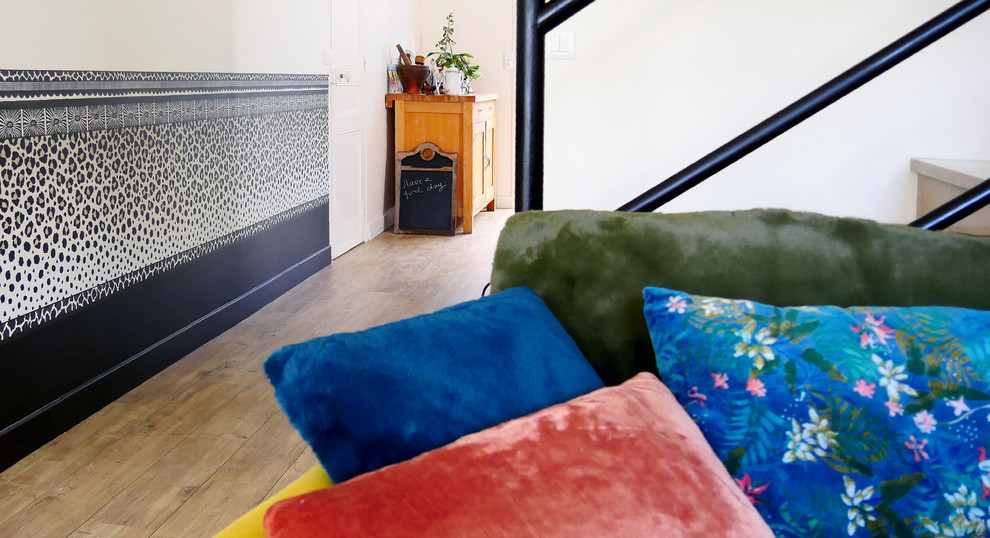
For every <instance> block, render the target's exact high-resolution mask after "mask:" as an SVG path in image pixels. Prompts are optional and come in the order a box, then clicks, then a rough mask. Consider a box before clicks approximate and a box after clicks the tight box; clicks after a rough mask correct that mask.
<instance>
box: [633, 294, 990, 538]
mask: <svg viewBox="0 0 990 538" xmlns="http://www.w3.org/2000/svg"><path fill="white" fill-rule="evenodd" d="M643 293H644V296H645V298H646V306H645V314H646V321H647V325H648V327H649V330H650V336H651V337H652V339H653V346H654V350H655V352H656V358H657V366H658V368H659V371H660V374H661V376H662V378H663V381H664V383H665V384H666V385H667V386H668V387H669V388H670V389H671V391H672V392H673V393H674V394H675V395H676V396H677V398H678V400H679V401H680V403H681V405H683V406H684V408H685V409H686V410H687V411H688V413H689V414H690V415H691V416H692V417H693V418H694V419H695V421H697V422H698V425H699V426H700V427H701V430H702V432H703V433H704V434H705V437H706V438H707V440H708V442H709V443H711V445H712V447H713V448H714V450H715V453H716V454H718V456H719V457H720V458H722V461H723V462H724V463H725V465H726V467H727V468H728V469H729V472H730V474H732V475H733V476H734V477H735V480H736V483H737V484H738V485H739V487H741V488H742V489H743V490H744V492H745V493H746V494H747V496H748V497H749V498H750V500H751V501H752V502H753V503H754V504H755V505H756V508H757V509H758V510H759V511H760V513H761V514H762V515H763V517H764V518H765V519H766V520H767V523H769V524H770V527H771V528H772V529H773V530H774V532H776V533H777V534H778V535H779V536H800V537H807V536H847V535H848V536H911V535H915V536H983V535H984V534H987V529H988V523H990V522H988V518H990V502H988V497H990V460H988V459H987V450H988V448H990V422H988V420H990V383H988V380H990V313H988V312H981V311H975V310H967V309H961V308H950V307H912V308H883V307H853V308H838V307H834V306H806V307H791V308H778V307H774V306H769V305H764V304H760V303H755V302H751V301H739V300H729V299H720V298H714V297H702V296H697V295H690V294H687V293H682V292H678V291H672V290H667V289H662V288H646V289H645V290H644V292H643Z"/></svg>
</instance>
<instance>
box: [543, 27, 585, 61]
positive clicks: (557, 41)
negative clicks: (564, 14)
mask: <svg viewBox="0 0 990 538" xmlns="http://www.w3.org/2000/svg"><path fill="white" fill-rule="evenodd" d="M576 49H577V47H576V46H575V39H574V30H556V31H553V32H550V33H548V34H547V40H546V51H547V58H550V59H555V60H573V59H574V58H575V57H576V56H577V55H576Z"/></svg>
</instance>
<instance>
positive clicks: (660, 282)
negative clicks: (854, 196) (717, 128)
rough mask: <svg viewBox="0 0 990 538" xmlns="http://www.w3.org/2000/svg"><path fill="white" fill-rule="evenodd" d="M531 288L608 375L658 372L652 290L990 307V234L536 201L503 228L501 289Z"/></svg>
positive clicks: (788, 301) (761, 213)
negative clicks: (548, 205)
mask: <svg viewBox="0 0 990 538" xmlns="http://www.w3.org/2000/svg"><path fill="white" fill-rule="evenodd" d="M515 286H528V287H529V288H531V289H533V290H534V291H535V292H536V293H537V294H538V295H539V296H540V297H542V298H543V300H544V301H545V302H546V303H547V305H548V306H549V307H550V309H551V310H552V311H553V313H554V314H555V315H556V316H557V318H558V319H559V320H560V322H561V323H562V324H563V325H564V327H565V328H566V329H567V331H568V333H570V334H571V336H572V337H573V338H574V340H575V341H576V342H577V344H578V346H579V347H580V348H581V350H582V351H583V352H584V354H585V356H586V357H587V358H588V360H589V362H591V364H592V365H593V366H594V367H595V369H596V370H597V371H598V373H599V374H600V375H601V377H602V379H603V380H604V381H605V382H606V383H608V384H615V383H619V382H621V381H623V380H625V379H628V378H629V377H631V376H633V375H634V374H636V373H637V372H641V371H652V372H654V373H655V372H656V364H655V363H654V359H653V350H652V346H651V344H650V338H649V334H648V333H647V330H646V324H645V322H644V320H643V296H642V289H643V288H644V287H645V286H662V287H666V288H671V289H676V290H682V291H686V292H690V293H696V294H702V295H713V296H720V297H730V298H735V299H751V300H755V301H759V302H763V303H769V304H774V305H779V306H794V305H810V304H833V305H839V306H852V305H864V306H865V305H871V306H881V305H884V306H912V305H951V306H963V307H969V308H978V309H986V310H990V238H984V237H972V236H966V235H960V234H954V233H950V232H932V231H926V230H919V229H915V228H909V227H906V226H894V225H881V224H878V223H876V222H873V221H868V220H863V219H853V218H837V217H828V216H824V215H817V214H810V213H796V212H791V211H784V210H750V211H732V212H701V213H682V214H667V215H665V214H660V213H638V214H634V213H617V212H596V211H560V212H538V211H530V212H526V213H519V214H517V215H513V216H512V217H511V218H510V219H509V221H508V223H507V224H506V227H505V229H504V230H503V231H502V234H501V235H500V237H499V241H498V247H497V249H496V252H495V262H494V267H493V271H492V290H493V291H496V292H497V291H499V290H503V289H507V288H511V287H515Z"/></svg>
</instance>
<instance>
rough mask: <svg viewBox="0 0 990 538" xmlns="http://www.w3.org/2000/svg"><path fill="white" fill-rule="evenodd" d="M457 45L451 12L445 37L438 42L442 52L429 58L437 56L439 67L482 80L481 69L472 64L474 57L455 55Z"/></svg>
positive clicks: (430, 55) (433, 53)
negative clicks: (454, 46)
mask: <svg viewBox="0 0 990 538" xmlns="http://www.w3.org/2000/svg"><path fill="white" fill-rule="evenodd" d="M455 44H456V42H455V41H454V13H453V12H451V13H448V14H447V24H445V25H444V27H443V36H442V37H441V38H440V41H437V48H438V49H440V50H439V51H434V52H431V53H430V54H428V55H427V57H432V56H436V57H437V60H436V62H437V67H442V68H447V69H450V68H454V69H458V70H459V71H460V72H461V73H464V76H466V77H467V78H469V79H477V78H480V77H481V70H480V69H481V68H480V67H478V66H477V65H474V64H472V63H471V60H472V59H474V56H472V55H470V54H468V53H466V52H460V53H454V50H453V45H455Z"/></svg>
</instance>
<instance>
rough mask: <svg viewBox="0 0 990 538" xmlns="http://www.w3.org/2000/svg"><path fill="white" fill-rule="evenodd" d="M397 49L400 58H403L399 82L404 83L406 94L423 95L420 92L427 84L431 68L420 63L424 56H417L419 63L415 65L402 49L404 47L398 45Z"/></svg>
mask: <svg viewBox="0 0 990 538" xmlns="http://www.w3.org/2000/svg"><path fill="white" fill-rule="evenodd" d="M396 47H397V48H398V49H399V56H400V58H401V61H400V62H399V80H401V81H402V87H403V88H405V89H406V93H423V92H422V91H420V88H422V87H423V83H424V82H426V75H427V73H429V72H430V68H429V67H427V66H425V65H422V64H421V63H420V61H419V59H420V58H422V56H417V57H416V60H417V62H416V64H413V63H412V60H410V59H409V55H408V54H406V51H405V50H403V49H402V45H396Z"/></svg>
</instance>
